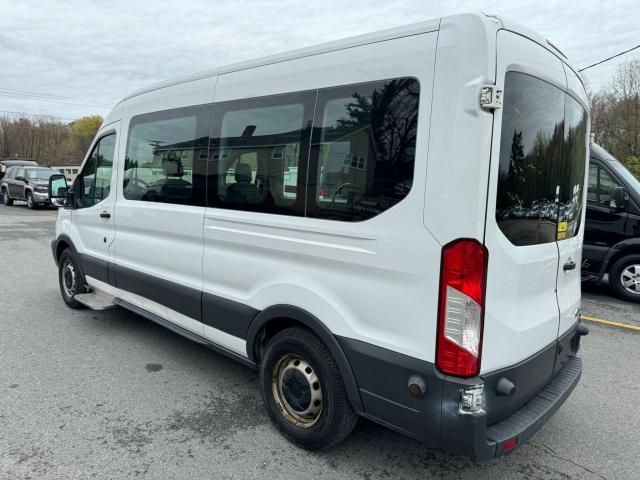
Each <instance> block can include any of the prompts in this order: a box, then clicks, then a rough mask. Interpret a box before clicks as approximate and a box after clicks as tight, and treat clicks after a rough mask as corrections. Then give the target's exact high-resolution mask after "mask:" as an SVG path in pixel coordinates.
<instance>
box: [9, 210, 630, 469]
mask: <svg viewBox="0 0 640 480" xmlns="http://www.w3.org/2000/svg"><path fill="white" fill-rule="evenodd" d="M54 220H55V211H53V210H38V211H35V212H32V211H29V210H27V209H26V207H24V206H23V204H18V203H17V204H16V206H14V207H2V206H0V261H1V262H2V263H1V265H2V267H1V273H0V278H1V283H2V289H1V291H0V318H1V320H0V324H1V325H2V330H1V332H2V334H1V335H0V359H1V364H0V365H1V366H2V368H0V478H3V479H4V478H7V479H21V478H25V479H26V478H34V479H35V478H37V479H41V478H42V479H49V478H68V479H75V478H78V479H80V478H82V479H86V478H90V477H96V478H128V477H139V478H159V479H170V478H176V479H183V478H216V479H227V478H241V479H250V478H260V479H264V478H284V479H288V478H292V479H300V478H305V479H306V478H323V479H338V478H349V479H351V478H362V479H387V478H388V479H398V478H421V479H429V478H450V479H454V478H455V479H473V480H478V479H496V478H504V479H549V480H551V479H602V478H611V479H614V478H619V479H632V478H640V454H639V452H638V445H640V433H639V432H640V415H638V413H637V411H638V409H637V399H638V397H639V395H640V386H639V385H640V374H639V373H638V372H639V371H638V365H639V364H640V349H639V348H638V345H639V344H640V334H639V333H637V332H634V331H631V330H624V329H620V328H614V327H607V326H601V325H599V324H589V327H590V329H591V333H590V335H589V336H588V337H586V338H585V339H584V340H583V348H582V352H581V355H582V357H583V358H584V372H583V377H582V381H581V383H580V384H579V385H578V387H577V388H576V390H575V392H574V393H573V395H572V396H571V397H570V398H569V400H568V401H567V402H566V404H565V405H564V406H563V407H562V408H561V409H560V410H559V411H558V412H557V413H556V415H555V416H554V417H553V418H552V419H551V420H550V421H549V422H548V424H547V425H546V426H545V427H544V428H543V429H542V430H541V431H540V432H539V433H538V434H537V435H536V436H535V437H534V439H533V440H532V441H531V442H530V443H529V444H528V445H525V446H523V447H522V448H519V449H518V450H516V451H514V452H513V453H511V454H509V455H507V456H505V457H503V458H501V459H498V460H494V461H491V462H488V463H483V464H479V463H475V462H473V461H471V460H468V459H465V458H460V457H455V456H451V455H448V454H446V453H444V452H441V451H439V450H428V449H426V448H425V447H424V446H423V445H421V444H420V443H418V442H416V441H414V440H411V439H408V438H405V437H403V436H400V435H398V434H396V433H393V432H391V431H389V430H387V429H385V428H383V427H380V426H378V425H375V424H373V423H371V422H368V421H364V420H362V421H360V423H359V425H358V427H357V428H356V431H355V432H354V434H353V435H351V436H350V437H349V438H348V439H347V440H346V441H345V442H343V443H342V444H341V445H339V446H337V447H334V448H332V449H330V450H328V451H322V452H317V453H308V452H305V451H303V450H300V449H298V448H296V447H294V446H292V445H291V444H289V443H288V442H287V441H286V440H284V439H283V438H282V437H281V436H280V435H279V434H278V433H277V432H276V430H275V429H274V427H272V426H271V424H270V422H269V419H268V418H267V415H266V413H265V411H264V409H263V406H262V400H261V398H260V394H259V386H258V377H257V374H256V373H254V372H253V371H251V370H248V369H246V368H244V367H242V366H240V365H239V364H236V363H234V362H233V361H231V360H228V359H226V358H224V357H222V356H220V355H217V354H215V353H213V352H211V351H210V350H207V349H205V348H203V347H201V346H199V345H196V344H194V343H191V342H189V341H187V340H185V339H183V338H181V337H179V336H177V335H175V334H173V333H171V332H169V331H167V330H164V329H162V328H161V327H159V326H156V325H155V324H153V323H150V322H148V321H146V320H145V319H143V318H141V317H139V316H136V315H134V314H132V313H129V312H127V311H125V310H122V309H113V310H107V311H102V312H93V311H89V310H80V311H74V310H70V309H68V308H67V307H66V306H65V305H64V303H63V302H62V299H61V298H60V294H59V291H58V286H57V279H56V268H55V265H54V264H53V261H52V258H51V251H50V247H49V242H50V240H51V238H52V234H53V223H54ZM639 310H640V308H639V307H638V306H637V305H631V304H628V303H625V302H621V301H618V300H616V299H613V298H611V297H609V296H607V295H606V289H605V288H594V287H591V288H589V290H588V292H587V293H585V298H584V303H583V314H585V315H590V316H595V317H600V318H605V319H609V320H616V321H624V322H627V323H638V324H640V313H639Z"/></svg>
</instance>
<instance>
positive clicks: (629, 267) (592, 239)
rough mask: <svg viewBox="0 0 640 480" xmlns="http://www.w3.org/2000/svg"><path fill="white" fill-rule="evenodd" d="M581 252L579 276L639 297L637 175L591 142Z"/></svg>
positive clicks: (629, 296)
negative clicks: (606, 279)
mask: <svg viewBox="0 0 640 480" xmlns="http://www.w3.org/2000/svg"><path fill="white" fill-rule="evenodd" d="M586 216H587V222H586V229H585V233H584V245H583V253H582V279H583V281H595V282H598V283H600V282H602V280H603V279H604V277H605V274H608V275H609V286H610V287H611V289H612V290H613V292H614V293H615V294H616V295H617V296H619V297H620V298H623V299H625V300H629V301H632V302H637V303H640V181H639V180H638V179H637V178H635V177H634V176H633V175H632V174H631V172H629V170H627V169H626V168H625V166H624V165H623V164H622V163H620V162H619V161H618V160H616V159H615V158H614V157H613V156H612V155H610V154H609V153H608V152H607V151H606V150H605V149H604V148H602V147H600V146H599V145H597V144H595V143H592V144H591V148H590V162H589V188H588V190H587V212H586Z"/></svg>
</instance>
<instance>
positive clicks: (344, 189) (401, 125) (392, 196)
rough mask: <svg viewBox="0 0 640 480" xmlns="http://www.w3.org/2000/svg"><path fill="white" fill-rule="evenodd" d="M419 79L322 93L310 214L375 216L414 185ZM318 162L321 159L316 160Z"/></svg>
mask: <svg viewBox="0 0 640 480" xmlns="http://www.w3.org/2000/svg"><path fill="white" fill-rule="evenodd" d="M418 100H419V84H418V82H417V81H416V80H414V79H397V80H390V81H386V82H385V81H383V82H375V83H368V84H360V85H352V86H347V87H338V88H330V89H326V90H321V91H320V92H319V93H318V101H317V107H316V117H315V119H314V134H313V144H312V153H313V154H312V161H314V160H316V159H317V165H314V167H315V179H316V185H315V192H314V195H313V197H312V198H315V205H310V209H311V211H310V212H309V214H310V215H315V216H318V217H322V218H332V219H337V220H345V221H359V220H366V219H368V218H371V217H373V216H375V215H378V214H379V213H381V212H383V211H384V210H387V209H389V208H391V207H392V206H393V205H395V204H396V203H398V202H399V201H400V200H402V199H403V198H404V197H405V196H406V195H407V194H408V193H409V190H411V185H412V181H413V170H414V160H415V145H416V131H417V124H418ZM314 163H315V162H314Z"/></svg>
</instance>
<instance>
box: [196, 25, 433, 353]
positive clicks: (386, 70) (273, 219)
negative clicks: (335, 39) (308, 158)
mask: <svg viewBox="0 0 640 480" xmlns="http://www.w3.org/2000/svg"><path fill="white" fill-rule="evenodd" d="M436 40H437V32H431V33H425V34H417V35H413V36H409V37H402V38H398V39H394V40H388V41H385V42H379V43H372V44H367V45H361V46H357V47H352V48H347V49H341V50H337V51H333V52H328V53H323V54H321V55H314V56H311V57H308V58H300V59H295V60H291V61H288V62H285V63H277V64H272V65H265V66H261V67H256V68H253V69H250V70H239V71H235V72H232V73H228V74H223V75H221V76H220V77H219V80H218V84H217V87H216V98H215V101H216V105H217V104H218V103H219V102H225V101H231V100H236V99H241V98H246V97H251V96H263V95H278V94H282V93H286V92H303V91H307V90H310V89H314V88H320V89H322V88H328V87H334V86H340V85H352V84H359V83H366V82H372V81H377V80H384V79H392V78H400V77H405V78H406V77H412V78H416V79H417V80H418V81H419V83H420V97H419V109H418V138H417V144H416V155H415V171H414V174H413V183H412V186H411V190H410V192H409V193H408V195H407V196H406V197H405V198H404V199H403V200H401V201H400V202H399V203H398V204H396V205H395V206H393V207H392V208H390V209H389V210H386V211H384V212H383V213H381V214H379V215H377V216H375V217H374V218H371V219H369V220H366V221H361V222H345V221H330V220H323V219H318V218H311V217H306V218H305V217H299V216H285V215H272V214H265V213H256V212H250V211H238V210H225V209H221V208H208V209H207V211H206V214H205V228H204V241H205V253H204V269H203V271H204V295H205V297H206V296H208V295H212V296H213V297H222V298H225V299H228V300H232V301H235V302H239V303H243V304H246V305H249V306H250V307H252V308H254V309H256V310H264V309H266V308H268V307H270V306H271V305H277V304H293V305H296V306H300V307H301V308H304V310H306V311H307V312H309V313H310V314H312V315H313V316H315V317H317V318H318V319H320V320H321V321H322V322H323V323H324V324H325V325H326V327H327V328H328V329H329V330H331V331H332V332H333V333H334V334H335V335H339V336H343V337H348V338H354V339H358V340H361V341H364V342H368V343H371V344H374V345H378V346H381V347H383V348H388V349H391V350H394V351H397V352H400V353H403V354H406V355H411V356H413V357H415V358H420V359H423V360H426V361H433V358H434V348H435V345H434V342H433V341H432V338H433V332H434V331H435V317H434V316H432V315H430V314H429V309H430V307H431V306H432V305H434V304H435V303H436V302H437V278H436V277H435V276H434V275H433V270H434V268H436V269H437V268H438V267H437V265H438V264H439V258H440V248H439V245H438V244H437V243H436V242H435V241H434V239H433V238H432V237H431V236H430V235H429V234H428V233H427V232H426V231H425V229H424V227H423V226H422V221H421V219H422V214H423V203H424V200H423V199H424V188H425V187H424V185H425V174H426V158H427V147H428V127H429V117H430V112H431V90H432V79H433V64H434V59H435V49H436ZM381 298H393V299H398V301H392V302H381V301H380V299H381ZM401 299H406V300H401ZM205 321H206V323H207V324H209V325H215V324H216V323H217V322H218V321H220V320H216V318H206V319H205ZM205 330H206V327H205Z"/></svg>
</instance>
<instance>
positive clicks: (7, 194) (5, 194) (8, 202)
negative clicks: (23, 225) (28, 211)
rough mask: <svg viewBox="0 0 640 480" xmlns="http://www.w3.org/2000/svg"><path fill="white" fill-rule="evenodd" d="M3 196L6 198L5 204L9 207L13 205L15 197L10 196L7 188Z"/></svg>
mask: <svg viewBox="0 0 640 480" xmlns="http://www.w3.org/2000/svg"><path fill="white" fill-rule="evenodd" d="M2 197H3V198H4V204H5V205H6V206H7V207H10V206H11V205H13V199H12V198H9V192H7V191H6V190H3V191H2Z"/></svg>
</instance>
